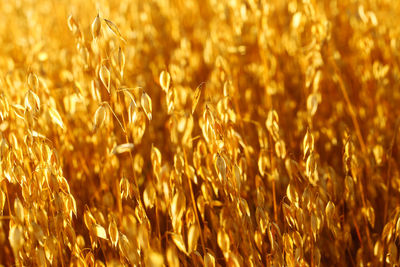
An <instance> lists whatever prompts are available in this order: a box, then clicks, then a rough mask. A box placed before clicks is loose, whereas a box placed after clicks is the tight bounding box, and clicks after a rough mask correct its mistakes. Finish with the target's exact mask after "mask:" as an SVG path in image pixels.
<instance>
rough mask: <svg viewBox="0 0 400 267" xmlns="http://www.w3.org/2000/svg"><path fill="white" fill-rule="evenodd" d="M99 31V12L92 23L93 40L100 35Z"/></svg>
mask: <svg viewBox="0 0 400 267" xmlns="http://www.w3.org/2000/svg"><path fill="white" fill-rule="evenodd" d="M100 31H101V20H100V16H99V14H97V16H96V18H95V19H94V20H93V23H92V36H93V40H96V39H97V38H98V37H99V36H100Z"/></svg>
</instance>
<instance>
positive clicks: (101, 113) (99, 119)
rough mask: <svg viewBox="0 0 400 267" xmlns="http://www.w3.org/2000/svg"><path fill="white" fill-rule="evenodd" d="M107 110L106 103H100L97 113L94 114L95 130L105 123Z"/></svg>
mask: <svg viewBox="0 0 400 267" xmlns="http://www.w3.org/2000/svg"><path fill="white" fill-rule="evenodd" d="M106 112H107V110H106V107H105V106H104V105H100V107H98V108H97V110H96V113H95V114H94V123H93V130H92V131H93V132H95V131H96V130H97V129H98V128H100V127H101V125H103V123H104V120H105V119H106Z"/></svg>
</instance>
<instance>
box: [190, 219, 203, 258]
mask: <svg viewBox="0 0 400 267" xmlns="http://www.w3.org/2000/svg"><path fill="white" fill-rule="evenodd" d="M199 237H200V230H199V228H198V226H197V225H195V224H193V225H192V226H190V228H189V231H188V253H189V254H190V253H192V251H195V250H196V247H197V241H198V240H199Z"/></svg>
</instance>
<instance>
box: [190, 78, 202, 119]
mask: <svg viewBox="0 0 400 267" xmlns="http://www.w3.org/2000/svg"><path fill="white" fill-rule="evenodd" d="M203 84H204V83H201V84H200V85H199V86H197V88H196V91H194V95H193V103H192V114H193V113H194V111H195V110H196V107H197V104H198V103H199V100H200V95H201V90H202V85H203Z"/></svg>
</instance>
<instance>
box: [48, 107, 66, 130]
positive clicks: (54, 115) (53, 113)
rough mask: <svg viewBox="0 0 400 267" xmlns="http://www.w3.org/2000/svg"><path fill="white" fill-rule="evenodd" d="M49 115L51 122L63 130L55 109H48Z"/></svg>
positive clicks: (62, 124)
mask: <svg viewBox="0 0 400 267" xmlns="http://www.w3.org/2000/svg"><path fill="white" fill-rule="evenodd" d="M49 114H50V117H51V119H52V120H53V122H54V123H56V124H58V125H59V126H60V127H61V128H62V129H64V123H63V121H62V119H61V116H60V114H59V113H58V111H57V110H56V109H55V108H52V107H49Z"/></svg>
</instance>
